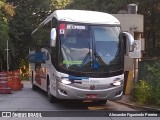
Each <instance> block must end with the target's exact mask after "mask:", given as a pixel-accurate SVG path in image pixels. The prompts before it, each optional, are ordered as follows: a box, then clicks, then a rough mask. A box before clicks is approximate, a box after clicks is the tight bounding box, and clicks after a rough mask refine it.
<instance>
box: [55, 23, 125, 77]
mask: <svg viewBox="0 0 160 120" xmlns="http://www.w3.org/2000/svg"><path fill="white" fill-rule="evenodd" d="M57 31H58V39H59V44H58V45H59V46H58V69H59V71H60V72H64V73H67V74H70V75H73V76H90V77H109V76H114V75H120V74H123V70H124V50H123V40H122V34H121V29H120V25H100V24H98V25H97V24H86V23H71V22H60V23H59V26H58V30H57Z"/></svg>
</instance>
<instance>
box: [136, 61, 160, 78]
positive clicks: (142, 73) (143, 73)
mask: <svg viewBox="0 0 160 120" xmlns="http://www.w3.org/2000/svg"><path fill="white" fill-rule="evenodd" d="M157 62H159V63H160V58H142V59H139V60H138V80H148V79H149V77H148V75H149V70H148V68H149V66H152V65H154V64H155V63H157Z"/></svg>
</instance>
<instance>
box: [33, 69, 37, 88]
mask: <svg viewBox="0 0 160 120" xmlns="http://www.w3.org/2000/svg"><path fill="white" fill-rule="evenodd" d="M37 89H38V87H37V86H36V85H35V84H34V83H33V71H32V90H37Z"/></svg>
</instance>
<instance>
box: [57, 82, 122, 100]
mask: <svg viewBox="0 0 160 120" xmlns="http://www.w3.org/2000/svg"><path fill="white" fill-rule="evenodd" d="M122 95H123V84H122V85H120V86H113V87H110V88H107V89H98V90H90V89H81V88H77V87H73V86H70V85H64V84H62V83H60V82H59V83H58V90H57V96H56V97H57V98H59V99H79V100H88V99H95V100H120V99H121V98H122Z"/></svg>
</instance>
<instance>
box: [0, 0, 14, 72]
mask: <svg viewBox="0 0 160 120" xmlns="http://www.w3.org/2000/svg"><path fill="white" fill-rule="evenodd" d="M13 15H14V8H13V6H12V5H10V4H8V3H6V1H5V0H0V70H2V69H3V68H4V67H3V65H4V63H5V61H6V51H5V49H6V41H7V40H9V26H8V22H9V20H10V19H11V17H12V16H13ZM9 47H10V50H11V52H10V54H9V57H10V55H13V53H14V50H13V49H12V48H13V45H12V43H9Z"/></svg>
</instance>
